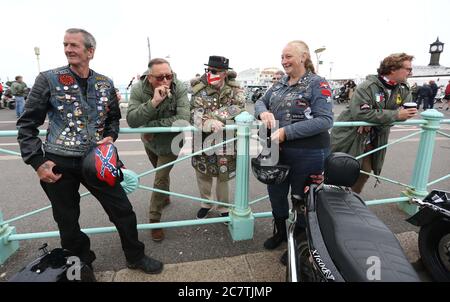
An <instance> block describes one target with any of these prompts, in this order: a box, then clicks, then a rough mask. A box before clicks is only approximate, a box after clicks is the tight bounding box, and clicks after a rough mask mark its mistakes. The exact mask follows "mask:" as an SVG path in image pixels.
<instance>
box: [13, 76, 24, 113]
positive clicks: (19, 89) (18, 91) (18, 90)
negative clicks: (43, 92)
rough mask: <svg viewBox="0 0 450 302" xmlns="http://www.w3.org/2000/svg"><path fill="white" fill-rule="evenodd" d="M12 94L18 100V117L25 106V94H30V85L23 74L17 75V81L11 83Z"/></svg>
mask: <svg viewBox="0 0 450 302" xmlns="http://www.w3.org/2000/svg"><path fill="white" fill-rule="evenodd" d="M11 94H12V96H13V97H14V100H15V102H16V117H17V118H19V117H20V115H21V114H22V112H23V109H24V107H25V96H26V95H27V94H28V87H27V84H25V82H24V81H23V77H22V76H16V81H15V82H13V83H12V84H11Z"/></svg>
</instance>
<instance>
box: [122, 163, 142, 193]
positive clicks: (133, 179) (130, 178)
mask: <svg viewBox="0 0 450 302" xmlns="http://www.w3.org/2000/svg"><path fill="white" fill-rule="evenodd" d="M122 173H123V181H122V182H121V183H120V185H121V186H122V187H123V189H124V191H125V193H127V194H130V193H133V192H134V191H135V190H136V189H137V188H138V186H139V176H138V175H137V174H136V172H134V171H132V170H130V169H122Z"/></svg>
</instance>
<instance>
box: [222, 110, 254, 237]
mask: <svg viewBox="0 0 450 302" xmlns="http://www.w3.org/2000/svg"><path fill="white" fill-rule="evenodd" d="M235 120H236V123H237V126H238V127H237V138H238V140H237V157H236V191H235V194H234V205H235V207H234V208H233V209H232V210H231V211H230V221H231V222H230V224H229V225H228V229H229V231H230V233H231V237H232V238H233V240H236V241H237V240H247V239H252V238H253V230H254V226H255V217H254V216H253V213H252V210H251V209H250V207H249V205H248V201H249V195H248V194H249V188H248V187H249V159H250V156H249V154H250V133H251V127H250V126H251V123H252V121H253V120H254V118H253V116H252V115H250V114H249V113H248V112H242V113H241V114H239V115H238V116H237V117H236V118H235Z"/></svg>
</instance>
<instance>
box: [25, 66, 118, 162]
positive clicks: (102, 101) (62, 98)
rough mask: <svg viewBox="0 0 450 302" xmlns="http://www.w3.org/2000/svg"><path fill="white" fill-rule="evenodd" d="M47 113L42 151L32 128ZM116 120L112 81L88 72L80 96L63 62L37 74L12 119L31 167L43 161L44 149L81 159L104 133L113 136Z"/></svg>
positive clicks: (42, 120)
mask: <svg viewBox="0 0 450 302" xmlns="http://www.w3.org/2000/svg"><path fill="white" fill-rule="evenodd" d="M47 115H48V119H49V125H48V128H47V136H46V141H45V143H44V145H43V149H44V150H42V141H41V139H40V138H39V137H38V133H39V129H38V127H39V126H40V125H42V124H43V123H44V121H45V118H46V116H47ZM120 118H121V115H120V109H119V104H118V101H117V96H116V92H115V88H114V84H113V82H112V81H111V80H110V79H109V78H108V77H106V76H103V75H101V74H98V73H96V72H95V71H93V70H90V72H89V77H88V79H87V89H86V94H83V92H82V90H81V88H80V85H79V83H78V82H77V80H76V76H75V75H74V74H73V73H72V71H71V70H70V68H69V66H64V67H60V68H57V69H53V70H48V71H45V72H42V73H40V74H39V75H38V77H37V78H36V82H35V84H34V85H33V88H32V89H31V92H30V95H29V97H28V101H27V103H26V104H25V111H24V113H23V114H22V116H21V117H20V119H19V120H18V121H17V127H18V141H19V145H20V150H21V154H22V158H23V160H24V161H25V163H27V164H30V165H31V166H33V168H34V169H36V170H37V168H38V167H39V166H40V165H41V164H42V163H44V162H45V156H44V151H45V152H46V153H52V154H56V155H59V156H66V157H81V156H83V155H84V153H85V152H86V151H87V150H88V149H89V147H90V145H91V144H92V143H93V142H97V141H99V140H101V139H102V138H104V137H107V136H111V137H112V138H113V139H114V140H116V139H117V136H118V133H119V120H120Z"/></svg>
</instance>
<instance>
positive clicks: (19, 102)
mask: <svg viewBox="0 0 450 302" xmlns="http://www.w3.org/2000/svg"><path fill="white" fill-rule="evenodd" d="M14 98H15V101H16V117H20V115H21V114H22V112H23V109H24V107H25V98H24V97H23V96H16V97H14Z"/></svg>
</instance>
